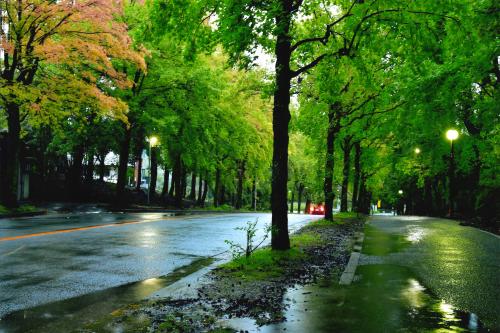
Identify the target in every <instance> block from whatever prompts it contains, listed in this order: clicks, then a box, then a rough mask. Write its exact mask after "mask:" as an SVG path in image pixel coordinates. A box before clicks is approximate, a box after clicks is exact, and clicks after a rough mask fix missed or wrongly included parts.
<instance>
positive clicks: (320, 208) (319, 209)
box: [309, 203, 325, 215]
mask: <svg viewBox="0 0 500 333" xmlns="http://www.w3.org/2000/svg"><path fill="white" fill-rule="evenodd" d="M309 214H312V215H323V214H325V205H323V204H322V203H320V204H316V205H311V206H310V207H309Z"/></svg>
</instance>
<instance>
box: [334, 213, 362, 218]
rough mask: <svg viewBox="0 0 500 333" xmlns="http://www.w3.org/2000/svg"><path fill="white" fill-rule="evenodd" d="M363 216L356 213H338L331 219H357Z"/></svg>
mask: <svg viewBox="0 0 500 333" xmlns="http://www.w3.org/2000/svg"><path fill="white" fill-rule="evenodd" d="M362 216H363V214H360V213H356V212H338V213H336V214H334V215H333V218H334V219H335V218H337V219H358V218H360V217H362Z"/></svg>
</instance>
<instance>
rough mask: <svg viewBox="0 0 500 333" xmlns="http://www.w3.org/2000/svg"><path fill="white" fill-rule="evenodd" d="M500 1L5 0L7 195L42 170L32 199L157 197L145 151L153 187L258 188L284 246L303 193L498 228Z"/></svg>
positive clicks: (362, 208)
mask: <svg viewBox="0 0 500 333" xmlns="http://www.w3.org/2000/svg"><path fill="white" fill-rule="evenodd" d="M498 16H499V10H498V5H497V4H496V3H495V2H493V1H483V2H475V3H471V2H470V1H465V0H460V1H454V2H453V3H446V4H443V3H422V2H418V1H398V0H380V1H372V2H367V1H307V2H303V1H301V0H271V1H266V2H254V1H250V0H228V1H210V0H208V1H183V2H182V3H179V2H176V1H169V0H152V1H148V2H145V3H143V2H139V1H125V0H124V1H107V0H97V1H96V0H92V1H90V0H81V1H76V2H75V1H70V0H68V1H57V2H51V1H43V0H17V1H10V0H6V1H2V3H0V19H1V21H0V60H1V62H0V110H1V115H0V128H1V129H3V130H2V131H3V132H2V134H1V148H0V149H1V150H0V157H1V160H0V181H1V202H2V204H3V205H5V206H7V207H10V208H12V207H16V206H17V205H18V197H19V193H18V192H19V187H20V186H21V185H23V181H22V180H23V177H21V175H22V174H23V173H25V172H26V171H27V170H29V172H30V173H31V179H30V182H31V193H30V195H31V198H32V199H39V200H49V199H58V198H59V199H60V198H61V197H63V198H71V199H73V200H84V199H94V200H95V199H96V198H97V199H99V200H106V201H112V202H113V203H114V204H115V205H118V206H123V205H127V204H129V203H130V202H131V201H134V200H143V199H144V198H142V199H141V198H140V197H139V196H138V195H137V194H134V193H139V191H140V186H141V181H140V180H141V179H142V178H143V177H142V176H141V175H140V173H141V172H142V169H143V168H142V167H141V164H142V156H143V151H144V150H146V151H147V152H148V159H149V160H150V162H151V163H150V171H151V172H149V170H148V181H150V183H151V186H149V191H150V197H151V199H152V201H154V202H158V203H164V204H168V205H174V206H178V207H181V206H182V205H183V204H184V203H185V199H186V198H187V199H189V202H190V203H191V204H196V205H199V206H203V205H205V202H206V201H207V197H209V198H212V199H213V203H214V205H215V206H218V205H221V204H224V203H231V204H232V205H234V206H235V207H236V208H242V207H245V206H251V207H255V205H256V199H257V198H258V201H259V203H260V207H261V208H270V209H271V210H272V213H273V218H272V224H273V228H274V231H273V233H272V235H273V237H272V246H273V248H274V249H286V248H288V247H289V237H288V225H287V211H288V208H289V207H288V201H289V200H292V202H293V200H294V199H295V198H300V199H299V201H300V200H302V198H304V199H307V200H311V201H313V202H324V204H325V218H327V219H332V210H333V204H334V201H335V200H340V209H341V211H348V210H349V209H351V210H353V211H358V212H368V211H369V207H370V205H371V204H373V203H374V202H379V203H380V205H381V207H382V208H384V207H385V208H399V209H400V210H401V207H406V212H407V213H416V214H427V215H445V214H447V213H450V212H452V213H453V214H454V215H457V216H463V217H468V218H476V220H477V222H478V223H483V224H486V225H489V226H490V227H494V228H495V227H496V228H497V227H498V226H495V221H498V216H499V207H498V203H497V201H498V200H495V198H498V194H499V193H498V192H499V181H498V179H497V177H496V174H497V171H498V166H499V165H500V163H498V162H499V153H498V149H497V147H498V142H499V140H498V138H499V124H498V120H499V119H498V118H499V109H498V105H499V104H498V80H499V78H500V68H499V63H498V59H499V51H498V45H497V41H496V32H497V31H498V22H499V17H498ZM266 55H267V56H266ZM262 58H266V59H267V58H270V59H271V60H269V62H272V63H273V64H274V70H273V71H267V70H266V69H262V68H261V67H258V66H255V64H256V63H259V62H260V63H261V62H262V61H259V59H262ZM292 97H293V98H292ZM450 128H454V129H456V130H458V133H459V137H458V138H457V139H456V140H454V154H450V142H449V141H447V140H446V138H445V135H444V133H445V132H446V131H447V130H448V129H450ZM152 137H154V138H155V140H157V141H158V142H157V144H151V143H152V142H151V141H150V138H152ZM417 151H418V153H416V152H417ZM110 152H112V153H114V154H115V155H116V156H119V158H118V160H117V162H116V171H117V179H116V183H115V184H110V183H105V182H104V179H105V175H106V174H107V173H108V172H109V169H110V165H109V163H108V164H106V156H109V153H110ZM134 164H135V166H136V167H135V169H136V172H135V174H133V171H132V169H133V168H131V167H130V166H131V165H134ZM158 165H160V166H161V167H162V170H164V172H163V173H161V174H162V175H163V183H162V187H161V188H158V189H157V188H156V184H157V178H158V172H157V169H158ZM61 175H63V177H61ZM98 179H99V180H98ZM130 179H136V184H135V187H136V189H135V192H134V190H133V189H131V188H129V187H128V186H127V185H130ZM188 182H189V183H190V184H188ZM160 183H161V182H160ZM188 188H190V190H189V191H188V190H187V189H188ZM268 203H269V204H268ZM450 208H451V209H450Z"/></svg>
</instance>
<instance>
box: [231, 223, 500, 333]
mask: <svg viewBox="0 0 500 333" xmlns="http://www.w3.org/2000/svg"><path fill="white" fill-rule="evenodd" d="M362 252H363V253H362V256H361V259H360V266H358V268H357V270H356V277H355V282H354V283H353V284H352V285H350V286H339V285H338V284H337V283H336V282H332V281H329V280H327V281H323V282H321V283H318V284H316V285H312V286H306V287H298V288H292V289H290V290H289V291H288V293H287V294H286V295H285V296H284V302H285V303H287V304H288V305H289V308H288V310H287V311H286V312H285V313H284V316H285V317H286V318H287V321H286V322H284V323H280V324H275V325H270V326H266V327H260V328H259V327H257V326H255V322H254V321H253V320H250V319H236V320H229V321H228V324H229V325H234V327H237V328H239V329H244V330H248V331H249V332H262V333H266V332H278V331H284V330H286V332H297V333H298V332H384V333H385V332H500V301H499V300H500V279H499V276H500V262H499V260H498V258H500V238H498V237H496V236H494V235H491V234H487V233H484V232H482V231H480V230H477V229H473V228H469V227H462V226H459V225H458V223H457V222H454V221H449V220H439V219H430V218H417V217H385V216H384V217H374V218H372V219H371V223H370V224H369V225H367V226H366V227H365V241H364V244H363V250H362Z"/></svg>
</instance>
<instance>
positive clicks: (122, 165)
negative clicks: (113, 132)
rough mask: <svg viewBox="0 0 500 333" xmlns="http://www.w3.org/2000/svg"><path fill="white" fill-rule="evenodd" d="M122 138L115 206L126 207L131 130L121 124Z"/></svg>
mask: <svg viewBox="0 0 500 333" xmlns="http://www.w3.org/2000/svg"><path fill="white" fill-rule="evenodd" d="M123 130H124V133H123V138H122V142H121V144H120V160H119V166H118V181H117V184H116V204H117V205H118V206H123V205H126V204H127V202H126V197H125V185H126V184H127V169H128V158H129V153H130V139H131V137H132V129H131V128H127V125H126V124H123Z"/></svg>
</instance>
